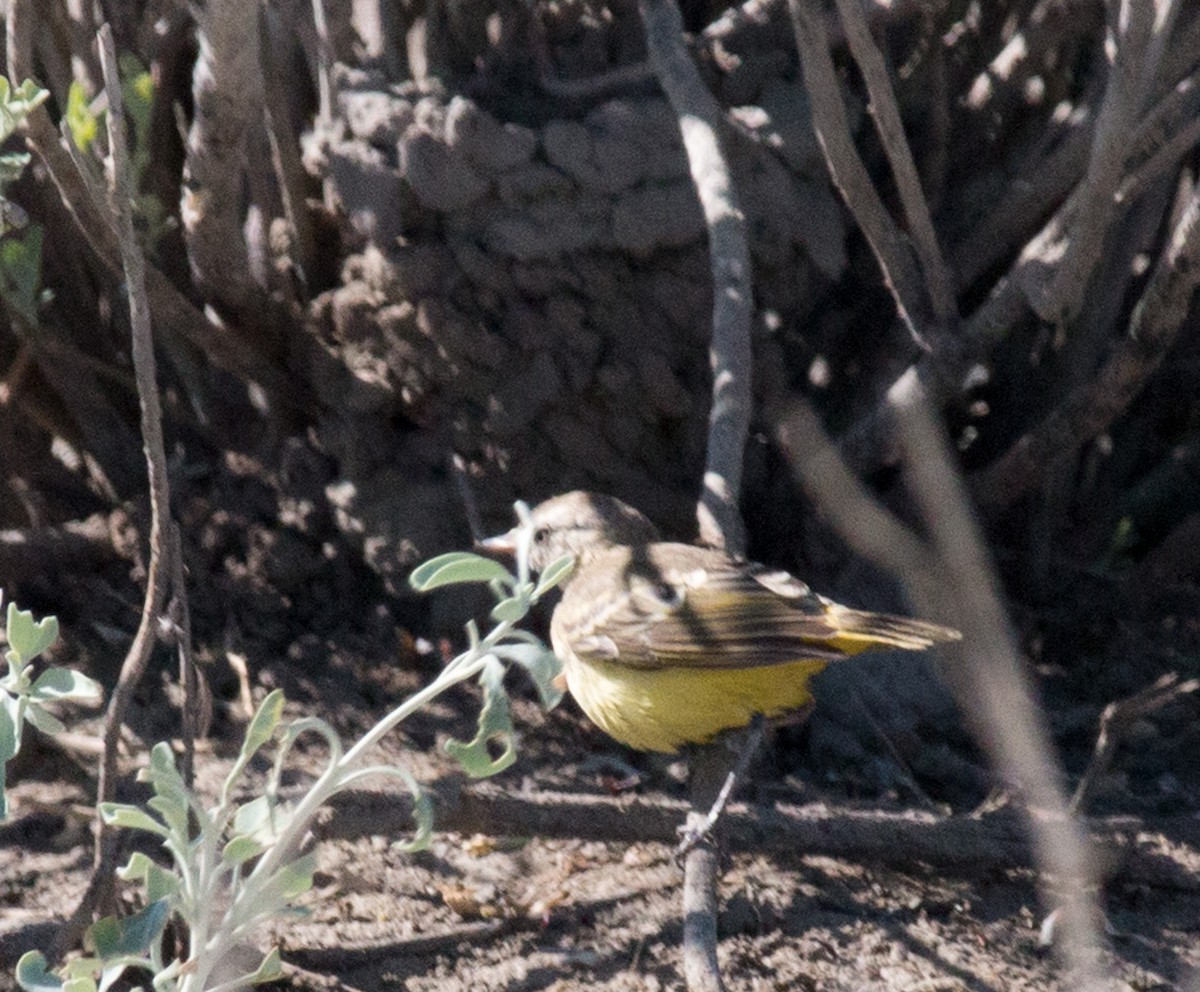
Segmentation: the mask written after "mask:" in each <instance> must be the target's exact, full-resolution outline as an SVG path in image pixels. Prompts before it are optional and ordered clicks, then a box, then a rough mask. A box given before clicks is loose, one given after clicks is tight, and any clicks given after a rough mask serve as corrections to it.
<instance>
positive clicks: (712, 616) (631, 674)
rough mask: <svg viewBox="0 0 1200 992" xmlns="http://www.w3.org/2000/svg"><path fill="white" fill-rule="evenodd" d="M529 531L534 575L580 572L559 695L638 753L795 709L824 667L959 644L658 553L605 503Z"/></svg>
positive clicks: (621, 510) (643, 528) (764, 578)
mask: <svg viewBox="0 0 1200 992" xmlns="http://www.w3.org/2000/svg"><path fill="white" fill-rule="evenodd" d="M532 524H533V528H534V538H533V545H532V551H531V555H530V565H531V567H532V568H533V569H534V570H535V571H540V570H542V569H544V568H546V567H547V566H548V565H549V564H551V563H552V562H553V561H555V560H557V559H558V558H560V557H562V556H563V555H564V554H572V555H574V556H575V559H576V566H575V570H574V572H573V573H572V575H571V576H570V577H569V578H568V579H567V581H566V583H565V584H564V587H563V598H562V601H561V602H560V603H559V605H558V606H557V608H556V609H555V611H554V617H553V619H552V621H551V629H550V633H551V640H552V642H553V645H554V650H555V652H556V653H557V654H558V656H559V657H560V659H561V660H562V662H563V665H564V671H565V675H566V680H567V685H568V686H569V688H570V690H571V693H572V695H574V696H575V698H576V700H577V701H578V702H579V704H580V706H581V707H582V708H583V710H584V712H585V713H587V715H588V716H589V717H590V718H591V719H592V721H593V722H594V723H596V724H597V725H598V726H599V727H600V728H601V729H603V730H605V731H606V732H607V733H609V734H610V735H611V736H613V737H615V738H616V739H617V740H619V741H622V742H623V743H626V744H629V745H630V746H631V747H634V748H637V749H640V750H648V751H666V752H673V751H675V750H677V749H678V748H679V747H680V746H681V745H683V744H687V743H700V742H703V741H707V740H709V739H711V738H712V737H713V736H715V735H716V734H717V733H719V732H721V731H722V730H727V729H731V728H734V727H739V726H744V725H746V724H747V723H749V722H750V721H751V720H752V719H753V718H754V716H755V715H756V714H759V713H761V714H763V715H764V716H767V717H772V716H778V715H780V714H782V713H784V712H787V711H789V710H795V709H799V708H802V707H803V706H805V705H806V704H807V703H808V702H809V701H810V700H811V693H810V691H809V686H808V683H809V679H810V678H811V677H812V676H813V675H814V674H816V673H817V672H819V671H820V670H821V669H822V668H824V667H825V666H826V665H827V664H829V663H830V662H831V661H836V660H838V659H841V658H845V657H849V656H851V655H854V654H858V653H859V652H862V651H867V650H871V649H877V648H899V649H903V650H910V651H915V650H921V649H924V648H927V647H930V646H931V645H933V644H935V643H937V642H939V641H947V640H954V639H956V638H958V637H959V634H958V632H957V631H953V630H950V629H949V628H946V627H940V626H938V625H936V624H931V623H924V622H922V621H919V620H909V619H906V618H904V617H896V616H889V615H886V614H880V613H870V612H867V611H863V610H855V609H850V608H848V607H844V606H841V605H839V604H837V603H834V602H832V601H830V600H828V599H825V598H824V597H822V596H818V595H817V594H815V593H814V592H812V591H811V590H810V589H809V588H808V586H807V585H805V584H804V583H803V582H801V581H800V580H799V579H796V578H795V577H793V576H791V575H789V574H788V573H786V572H781V571H776V570H771V569H768V568H766V567H764V566H762V565H757V564H754V563H749V562H743V561H739V560H737V559H735V558H732V557H731V556H729V555H727V554H725V553H724V552H722V551H715V550H711V549H706V548H698V547H694V546H692V545H688V544H676V543H671V542H664V541H659V540H658V532H657V531H656V529H655V528H654V526H653V524H651V523H650V521H649V520H647V519H646V518H645V517H644V516H642V514H640V513H638V512H637V511H636V510H634V509H633V508H632V507H629V506H627V505H626V504H625V503H622V502H621V501H619V500H616V499H613V498H612V497H608V496H599V495H595V494H591V493H584V492H571V493H566V494H565V495H562V496H557V497H554V498H553V499H550V500H547V501H546V502H544V503H542V504H540V505H539V506H537V507H536V508H535V509H534V510H533V516H532ZM514 539H515V532H512V533H510V534H509V535H505V536H504V538H502V539H499V542H497V541H494V542H492V546H493V547H497V546H500V544H502V543H505V542H507V543H509V544H511V543H512V541H513V540H514Z"/></svg>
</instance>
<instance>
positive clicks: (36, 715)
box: [25, 704, 67, 737]
mask: <svg viewBox="0 0 1200 992" xmlns="http://www.w3.org/2000/svg"><path fill="white" fill-rule="evenodd" d="M25 719H26V720H28V721H29V722H30V723H32V724H33V725H34V726H35V727H37V729H38V730H40V731H41V732H42V733H43V734H49V735H50V736H51V737H53V736H54V735H55V734H61V733H62V732H63V731H64V730H66V729H67V728H66V725H65V724H64V723H63V722H62V720H60V719H59V718H58V717H56V716H55V715H54V714H53V713H51V712H50V711H49V710H46V709H43V708H42V707H40V706H38V705H36V704H31V705H29V706H26V707H25Z"/></svg>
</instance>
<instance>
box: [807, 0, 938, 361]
mask: <svg viewBox="0 0 1200 992" xmlns="http://www.w3.org/2000/svg"><path fill="white" fill-rule="evenodd" d="M788 10H789V11H790V13H791V16H792V25H793V27H794V29H795V34H796V47H797V48H798V49H799V50H800V67H801V69H802V70H803V72H804V85H805V87H806V88H807V89H808V98H809V102H810V104H811V106H812V120H813V128H814V129H815V130H816V134H817V140H818V141H819V142H820V144H821V150H822V151H823V152H824V154H825V161H826V163H827V164H828V166H829V173H830V175H831V176H832V177H833V181H834V183H835V184H836V185H837V187H838V189H839V190H840V191H841V194H842V198H843V199H844V200H845V201H846V206H848V207H849V208H850V212H851V213H852V214H854V219H855V220H856V221H858V226H859V227H861V228H862V231H863V234H864V235H866V238H867V241H868V243H869V244H870V246H871V250H872V251H873V252H874V253H875V258H876V259H877V260H878V262H879V267H880V269H882V270H883V278H884V282H885V283H886V284H887V286H888V289H889V290H890V291H891V294H892V298H893V299H894V300H895V301H896V308H897V309H898V310H899V312H900V316H901V319H903V320H904V322H905V325H906V326H907V327H908V330H909V333H910V334H911V335H912V337H913V340H914V341H916V343H917V344H918V346H919V347H920V348H921V349H922V350H923V351H928V350H930V348H931V343H930V338H931V335H934V334H935V333H936V326H935V325H936V319H935V318H934V315H933V311H932V310H931V307H930V304H929V302H928V297H927V296H926V292H925V285H924V281H923V280H922V278H921V271H920V268H919V266H918V264H917V259H916V256H915V255H914V254H913V251H912V247H911V245H910V244H909V241H908V239H907V238H906V237H905V236H904V233H903V232H902V231H901V230H900V228H899V227H897V225H896V222H895V221H894V220H892V217H891V215H890V214H889V213H888V211H887V207H885V206H884V203H883V200H882V198H881V197H880V196H879V193H878V191H877V190H876V189H875V185H874V183H872V182H871V176H870V174H869V173H868V172H867V167H866V166H865V165H864V164H863V161H862V158H861V157H860V156H859V154H858V151H857V149H856V148H855V147H854V139H853V137H852V135H851V133H850V123H849V121H848V120H847V118H846V107H845V105H844V104H843V102H842V97H841V86H840V84H839V83H838V79H837V73H836V71H835V70H834V66H833V58H832V56H831V55H830V54H829V43H828V38H827V36H826V32H825V19H824V15H823V13H822V11H821V9H820V6H819V4H817V3H815V2H813V0H788Z"/></svg>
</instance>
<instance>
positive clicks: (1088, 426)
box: [972, 184, 1200, 513]
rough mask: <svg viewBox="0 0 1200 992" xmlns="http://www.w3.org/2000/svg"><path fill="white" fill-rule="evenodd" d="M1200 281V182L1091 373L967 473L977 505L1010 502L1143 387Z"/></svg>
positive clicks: (988, 507) (994, 508) (996, 507)
mask: <svg viewBox="0 0 1200 992" xmlns="http://www.w3.org/2000/svg"><path fill="white" fill-rule="evenodd" d="M1198 285H1200V184H1197V185H1194V186H1193V187H1192V189H1191V191H1190V194H1189V196H1188V199H1187V203H1186V205H1185V207H1184V209H1183V213H1182V215H1181V216H1180V219H1179V222H1178V223H1177V224H1176V225H1175V229H1174V231H1173V232H1172V233H1171V239H1170V242H1169V243H1168V245H1167V247H1166V250H1165V251H1164V253H1163V256H1162V258H1161V259H1160V260H1159V262H1158V265H1157V266H1156V267H1155V269H1154V274H1153V275H1152V276H1151V277H1150V282H1149V284H1148V285H1147V286H1146V291H1145V293H1144V294H1143V295H1142V299H1141V300H1140V301H1139V303H1138V305H1137V308H1136V309H1135V310H1134V312H1133V317H1132V318H1131V320H1130V323H1129V333H1128V334H1127V335H1126V337H1125V338H1124V339H1123V340H1122V341H1121V342H1120V344H1118V345H1117V346H1116V348H1114V349H1113V352H1112V354H1111V355H1110V356H1109V358H1108V360H1107V361H1106V362H1105V363H1104V365H1103V366H1102V367H1101V368H1100V371H1099V372H1098V373H1097V374H1096V376H1095V378H1094V379H1093V380H1092V381H1091V382H1089V383H1087V384H1086V385H1083V386H1080V387H1079V388H1077V389H1075V390H1073V391H1072V392H1071V393H1070V394H1069V395H1068V396H1067V398H1066V399H1065V400H1063V402H1062V403H1060V404H1059V405H1058V406H1057V407H1055V408H1054V409H1053V410H1051V411H1050V413H1049V414H1048V415H1047V416H1046V417H1045V418H1044V419H1043V420H1042V421H1041V423H1039V424H1038V425H1037V426H1036V427H1034V428H1033V429H1032V430H1030V431H1029V432H1028V433H1026V434H1025V435H1023V436H1022V437H1021V438H1020V439H1019V440H1018V441H1017V442H1016V443H1015V444H1013V445H1012V447H1010V448H1009V449H1008V451H1006V452H1005V453H1004V455H1002V456H1001V457H1000V458H999V459H998V460H997V461H995V462H993V463H992V464H991V465H989V466H988V467H987V468H986V469H984V470H983V471H982V472H979V473H978V474H976V475H975V476H974V477H973V479H972V488H973V490H974V494H975V498H976V500H977V503H978V505H979V506H980V508H981V509H983V510H984V511H986V512H991V513H997V512H999V511H1002V510H1004V509H1005V508H1006V507H1008V506H1011V505H1012V504H1013V503H1014V502H1016V501H1017V500H1018V499H1020V498H1021V497H1022V496H1023V495H1025V494H1026V493H1027V492H1029V491H1030V489H1032V488H1033V486H1034V485H1036V484H1037V483H1038V481H1039V480H1040V479H1041V478H1043V477H1044V475H1045V473H1046V472H1047V471H1048V470H1049V469H1050V467H1051V466H1053V465H1054V464H1057V463H1058V462H1059V461H1060V460H1061V459H1063V458H1065V457H1067V456H1069V455H1071V454H1072V453H1074V452H1075V451H1077V450H1078V449H1079V448H1080V446H1081V445H1083V444H1086V443H1087V442H1088V441H1090V440H1091V439H1092V438H1094V437H1096V435H1098V434H1099V433H1100V432H1101V431H1103V430H1105V429H1106V428H1107V427H1108V426H1109V425H1110V424H1111V423H1112V422H1113V421H1114V420H1115V419H1116V418H1117V417H1118V416H1120V415H1121V413H1123V412H1124V411H1125V410H1126V409H1127V408H1128V406H1129V404H1130V403H1131V402H1132V400H1133V398H1134V397H1135V396H1137V395H1138V393H1140V392H1141V390H1142V387H1143V386H1144V385H1145V384H1146V381H1147V379H1149V377H1150V375H1151V374H1152V373H1153V372H1154V371H1155V370H1156V369H1157V368H1158V367H1159V365H1160V364H1161V363H1162V360H1163V358H1164V356H1165V355H1166V353H1167V350H1168V349H1169V348H1170V347H1171V345H1172V344H1174V343H1175V339H1176V338H1177V337H1178V335H1179V332H1180V330H1181V329H1182V328H1183V326H1184V324H1185V323H1186V318H1187V313H1188V308H1189V306H1190V304H1191V299H1192V294H1193V293H1194V292H1195V290H1196V287H1197V286H1198Z"/></svg>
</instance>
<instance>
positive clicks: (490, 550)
mask: <svg viewBox="0 0 1200 992" xmlns="http://www.w3.org/2000/svg"><path fill="white" fill-rule="evenodd" d="M475 550H476V551H482V552H484V553H485V554H492V555H504V556H507V557H512V556H513V555H515V554H516V553H517V532H516V531H515V530H510V531H508V532H507V533H504V534H497V535H496V536H495V537H483V538H480V539H479V540H478V541H476V542H475Z"/></svg>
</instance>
